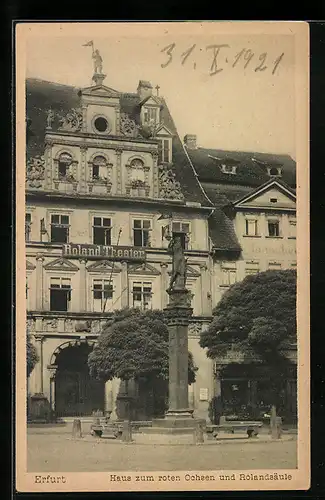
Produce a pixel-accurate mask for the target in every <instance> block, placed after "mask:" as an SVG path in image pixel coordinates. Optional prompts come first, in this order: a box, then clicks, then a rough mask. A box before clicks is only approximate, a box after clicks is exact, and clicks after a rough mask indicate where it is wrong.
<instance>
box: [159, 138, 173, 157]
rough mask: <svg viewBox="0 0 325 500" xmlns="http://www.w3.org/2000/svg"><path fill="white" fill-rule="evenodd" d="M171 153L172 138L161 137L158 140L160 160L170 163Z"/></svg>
mask: <svg viewBox="0 0 325 500" xmlns="http://www.w3.org/2000/svg"><path fill="white" fill-rule="evenodd" d="M170 153H171V139H159V141H158V162H159V163H169V162H170Z"/></svg>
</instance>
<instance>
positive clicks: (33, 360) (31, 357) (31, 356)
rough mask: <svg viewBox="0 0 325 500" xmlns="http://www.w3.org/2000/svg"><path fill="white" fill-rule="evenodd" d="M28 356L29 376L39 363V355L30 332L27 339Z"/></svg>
mask: <svg viewBox="0 0 325 500" xmlns="http://www.w3.org/2000/svg"><path fill="white" fill-rule="evenodd" d="M26 357H27V377H29V375H30V374H31V373H32V371H33V369H34V367H35V365H36V364H37V363H38V361H39V357H38V354H37V351H36V347H35V346H34V345H33V344H32V342H31V339H30V336H29V334H28V333H27V340H26Z"/></svg>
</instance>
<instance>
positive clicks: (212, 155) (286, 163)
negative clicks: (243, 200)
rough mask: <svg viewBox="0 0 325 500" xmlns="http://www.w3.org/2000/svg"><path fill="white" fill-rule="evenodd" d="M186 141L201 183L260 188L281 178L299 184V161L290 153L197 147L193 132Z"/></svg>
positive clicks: (287, 182)
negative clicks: (297, 167)
mask: <svg viewBox="0 0 325 500" xmlns="http://www.w3.org/2000/svg"><path fill="white" fill-rule="evenodd" d="M184 143H185V147H186V149H187V152H188V155H189V157H190V158H191V161H192V163H193V165H194V168H195V170H196V172H197V174H198V177H199V179H200V181H201V182H204V183H213V184H218V185H222V184H224V185H227V184H228V185H237V186H249V187H256V186H259V185H261V184H264V183H265V182H267V181H268V180H269V179H270V178H279V179H282V180H283V181H284V182H285V183H286V184H287V185H288V186H290V187H292V188H294V187H295V185H296V162H295V161H294V160H293V159H292V158H291V157H290V156H289V155H284V154H272V153H259V152H253V151H226V150H222V149H214V148H202V147H197V144H196V136H195V135H193V134H187V135H186V136H185V137H184ZM232 167H234V168H233V170H232ZM222 189H223V190H224V191H227V189H224V188H222Z"/></svg>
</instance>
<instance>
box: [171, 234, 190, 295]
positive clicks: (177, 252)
mask: <svg viewBox="0 0 325 500" xmlns="http://www.w3.org/2000/svg"><path fill="white" fill-rule="evenodd" d="M168 250H169V251H170V252H171V253H172V255H173V260H172V275H171V278H170V283H169V288H168V291H172V290H185V284H186V267H187V262H186V259H185V256H184V250H183V245H182V237H181V235H180V234H179V235H174V236H173V237H172V239H171V240H170V242H169V245H168Z"/></svg>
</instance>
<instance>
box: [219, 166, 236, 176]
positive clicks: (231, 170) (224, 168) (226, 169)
mask: <svg viewBox="0 0 325 500" xmlns="http://www.w3.org/2000/svg"><path fill="white" fill-rule="evenodd" d="M221 171H222V172H223V173H224V174H232V175H236V173H237V167H236V166H235V165H229V164H226V163H222V164H221Z"/></svg>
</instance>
